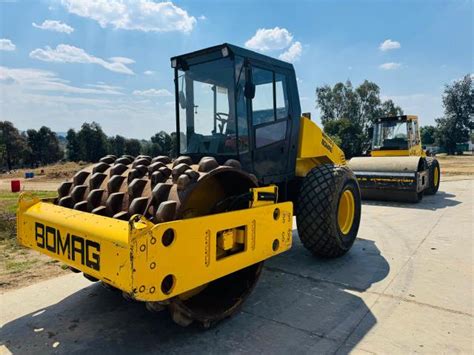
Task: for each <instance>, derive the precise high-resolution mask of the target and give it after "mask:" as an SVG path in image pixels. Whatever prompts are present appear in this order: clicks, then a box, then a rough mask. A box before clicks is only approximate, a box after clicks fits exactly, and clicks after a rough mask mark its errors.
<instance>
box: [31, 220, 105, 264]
mask: <svg viewBox="0 0 474 355" xmlns="http://www.w3.org/2000/svg"><path fill="white" fill-rule="evenodd" d="M35 239H36V245H37V246H38V247H39V248H42V249H45V250H48V251H49V252H51V253H54V254H57V255H59V256H65V257H66V258H68V259H69V260H71V261H80V263H81V264H82V265H85V266H87V267H90V268H91V269H94V270H97V271H100V244H99V243H97V242H94V241H92V240H88V239H86V238H84V237H81V236H79V235H75V234H72V233H66V234H65V235H64V234H63V235H61V232H60V230H59V229H56V228H54V227H51V226H46V225H44V224H42V223H39V222H36V223H35Z"/></svg>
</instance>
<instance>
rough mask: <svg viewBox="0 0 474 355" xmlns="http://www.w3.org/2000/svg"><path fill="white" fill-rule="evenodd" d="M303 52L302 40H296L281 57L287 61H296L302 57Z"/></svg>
mask: <svg viewBox="0 0 474 355" xmlns="http://www.w3.org/2000/svg"><path fill="white" fill-rule="evenodd" d="M302 52H303V46H302V45H301V42H298V41H296V42H295V43H293V44H292V45H291V46H290V48H288V49H287V50H286V51H285V52H283V53H282V54H280V56H279V58H280V59H281V60H284V61H285V62H290V63H294V62H296V61H297V60H298V59H300V57H301V53H302Z"/></svg>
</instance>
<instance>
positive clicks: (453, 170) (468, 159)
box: [436, 155, 474, 176]
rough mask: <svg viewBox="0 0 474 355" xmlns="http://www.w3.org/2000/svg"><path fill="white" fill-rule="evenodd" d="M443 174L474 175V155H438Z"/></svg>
mask: <svg viewBox="0 0 474 355" xmlns="http://www.w3.org/2000/svg"><path fill="white" fill-rule="evenodd" d="M436 158H437V159H438V161H439V165H440V167H441V174H443V175H446V176H453V175H474V155H437V156H436Z"/></svg>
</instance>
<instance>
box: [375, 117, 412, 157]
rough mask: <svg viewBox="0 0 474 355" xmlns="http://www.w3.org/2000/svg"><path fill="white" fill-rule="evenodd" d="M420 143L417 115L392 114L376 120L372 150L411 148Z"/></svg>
mask: <svg viewBox="0 0 474 355" xmlns="http://www.w3.org/2000/svg"><path fill="white" fill-rule="evenodd" d="M417 144H420V140H419V132H418V120H417V117H416V116H392V117H383V118H379V119H377V120H376V122H375V123H374V126H373V138H372V151H377V150H409V149H410V148H411V147H414V146H415V145H417Z"/></svg>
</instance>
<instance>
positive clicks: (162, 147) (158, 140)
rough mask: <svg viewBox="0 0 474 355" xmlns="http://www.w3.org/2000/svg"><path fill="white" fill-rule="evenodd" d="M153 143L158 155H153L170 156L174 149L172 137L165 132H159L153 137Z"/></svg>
mask: <svg viewBox="0 0 474 355" xmlns="http://www.w3.org/2000/svg"><path fill="white" fill-rule="evenodd" d="M150 140H151V142H152V144H153V145H154V149H155V150H156V153H155V154H153V155H170V153H171V150H172V149H173V142H172V140H171V136H170V135H169V134H168V133H166V132H165V131H161V132H158V133H157V134H155V135H154V136H153V137H151V139H150Z"/></svg>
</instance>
